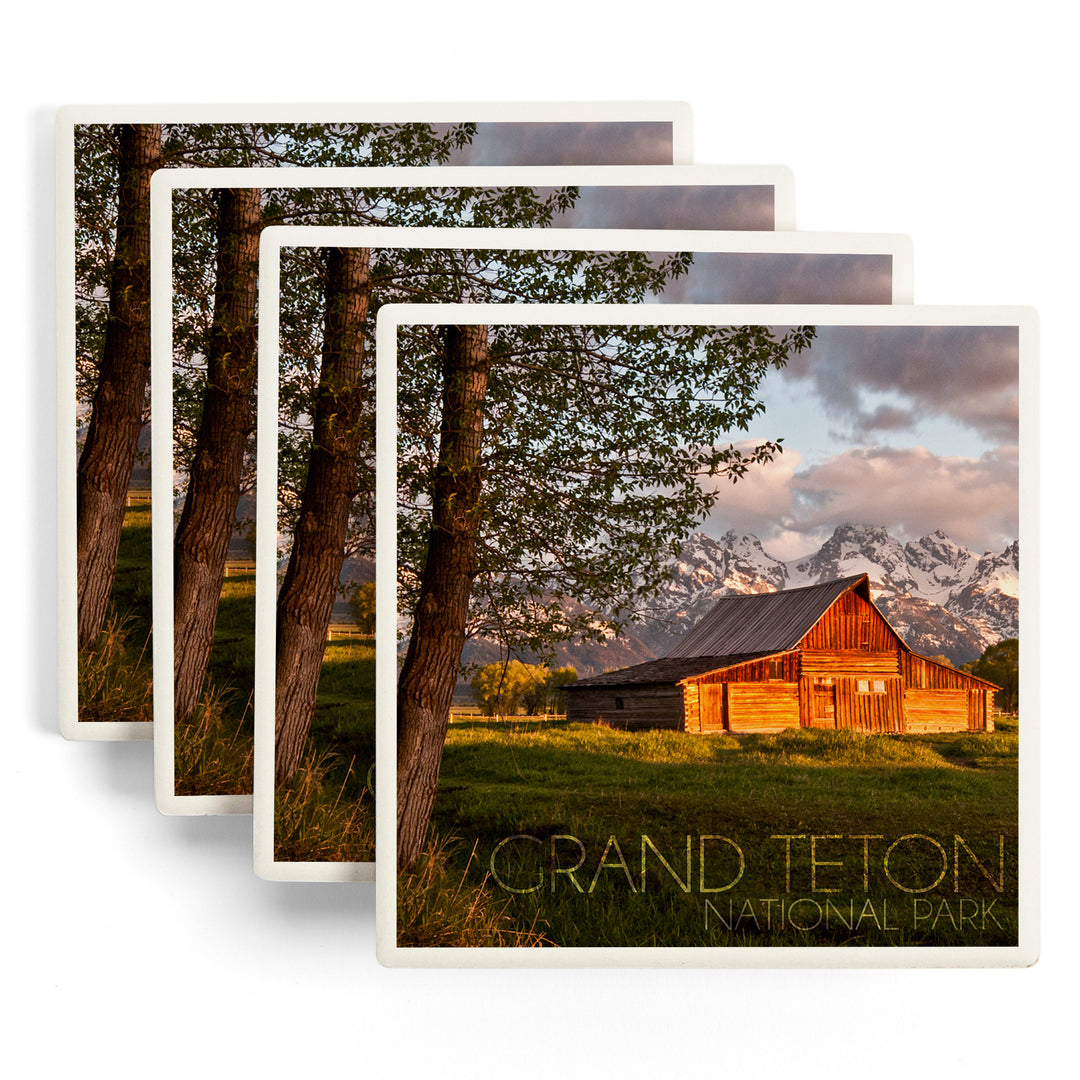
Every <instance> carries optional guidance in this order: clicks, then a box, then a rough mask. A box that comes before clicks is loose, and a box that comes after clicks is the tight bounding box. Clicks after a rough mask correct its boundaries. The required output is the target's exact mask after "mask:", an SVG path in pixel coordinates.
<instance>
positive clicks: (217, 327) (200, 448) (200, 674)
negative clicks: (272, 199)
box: [173, 189, 262, 721]
mask: <svg viewBox="0 0 1080 1080" xmlns="http://www.w3.org/2000/svg"><path fill="white" fill-rule="evenodd" d="M261 224H262V222H261V213H260V206H259V191H258V190H257V189H249V190H231V189H227V190H225V191H224V192H223V193H222V196H221V205H220V207H219V210H218V230H217V283H216V286H215V289H214V320H213V324H212V326H211V331H210V343H209V347H208V350H207V358H206V390H205V392H204V394H203V407H202V418H201V420H200V422H199V434H198V436H197V438H196V442H195V453H194V457H193V459H192V465H191V472H190V475H189V477H188V490H187V497H186V498H185V500H184V509H183V512H182V513H181V515H180V524H179V525H178V526H177V530H176V537H175V540H174V547H173V575H174V605H173V628H174V635H175V637H174V645H173V672H174V677H175V683H174V699H173V702H174V709H175V715H176V719H177V721H183V720H186V719H188V718H189V717H190V716H191V714H192V712H193V711H194V709H195V705H196V703H197V702H198V700H199V695H200V694H201V693H202V687H203V682H204V681H205V679H206V669H207V667H208V666H209V663H210V651H211V649H212V647H213V644H214V628H215V626H216V624H217V612H218V603H219V601H220V599H221V586H222V582H223V581H224V579H225V558H226V556H227V555H228V551H229V540H230V538H231V536H232V531H233V525H234V523H235V521H236V505H237V503H238V502H239V500H240V482H241V478H242V473H243V467H244V450H245V448H246V446H247V441H248V438H249V436H250V434H251V431H252V428H253V426H254V416H255V410H254V404H255V379H256V372H257V365H256V323H255V318H256V313H255V302H256V295H257V288H258V280H259V233H260V231H261Z"/></svg>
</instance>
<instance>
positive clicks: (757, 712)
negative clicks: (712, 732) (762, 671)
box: [727, 682, 799, 733]
mask: <svg viewBox="0 0 1080 1080" xmlns="http://www.w3.org/2000/svg"><path fill="white" fill-rule="evenodd" d="M727 692H728V710H727V711H728V730H729V731H734V732H736V733H738V732H772V731H783V730H784V729H785V728H797V727H798V726H799V684H798V683H782V682H777V683H749V682H744V683H731V684H730V685H729V686H728V688H727Z"/></svg>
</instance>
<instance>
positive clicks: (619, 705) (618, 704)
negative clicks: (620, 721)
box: [615, 697, 626, 709]
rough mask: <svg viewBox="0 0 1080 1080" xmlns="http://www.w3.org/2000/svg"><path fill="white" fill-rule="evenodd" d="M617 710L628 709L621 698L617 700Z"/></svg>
mask: <svg viewBox="0 0 1080 1080" xmlns="http://www.w3.org/2000/svg"><path fill="white" fill-rule="evenodd" d="M615 708H616V709H625V708H626V705H625V703H624V702H623V699H622V698H621V697H617V698H616V699H615Z"/></svg>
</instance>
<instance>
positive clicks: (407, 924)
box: [397, 836, 556, 948]
mask: <svg viewBox="0 0 1080 1080" xmlns="http://www.w3.org/2000/svg"><path fill="white" fill-rule="evenodd" d="M457 844H458V841H457V840H456V839H455V838H452V837H451V838H448V839H445V840H444V839H442V838H440V837H438V836H435V837H433V838H432V840H431V841H430V842H429V843H428V844H427V846H426V847H425V848H424V850H423V851H422V852H421V854H420V857H419V858H418V859H417V861H416V864H415V865H414V866H413V868H412V870H411V871H409V872H408V873H403V874H400V875H399V876H398V907H397V916H398V922H397V943H398V946H399V947H402V948H452V947H458V948H478V947H483V946H513V947H516V948H529V947H539V946H553V945H555V944H556V943H555V942H554V941H552V940H551V939H550V938H549V937H548V936H547V935H546V933H544V931H543V930H540V929H538V928H537V920H536V919H534V920H533V921H532V923H531V924H530V925H529V926H527V927H525V928H524V929H520V928H518V927H516V926H515V925H514V920H513V918H512V917H511V916H510V915H509V914H508V913H507V909H508V908H509V907H510V904H511V901H510V900H506V901H504V902H502V903H498V902H496V901H495V900H493V898H492V896H491V894H490V893H489V892H488V890H487V887H486V886H487V881H488V877H489V875H488V874H485V875H484V877H483V878H482V879H481V881H480V883H479V884H466V877H467V876H468V873H469V868H470V867H471V866H472V863H473V860H474V859H475V857H476V845H475V844H474V845H473V849H472V852H471V853H470V855H469V859H468V862H467V863H466V864H465V869H464V870H462V871H460V873H459V872H458V871H457V870H451V869H450V866H449V862H450V858H451V856H452V853H453V850H454V848H455V847H456V846H457Z"/></svg>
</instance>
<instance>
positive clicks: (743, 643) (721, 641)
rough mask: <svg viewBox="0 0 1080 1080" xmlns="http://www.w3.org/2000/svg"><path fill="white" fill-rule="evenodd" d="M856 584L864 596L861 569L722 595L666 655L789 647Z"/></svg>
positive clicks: (866, 595) (763, 651)
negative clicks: (794, 585) (777, 588)
mask: <svg viewBox="0 0 1080 1080" xmlns="http://www.w3.org/2000/svg"><path fill="white" fill-rule="evenodd" d="M859 586H861V589H860V593H861V595H862V596H863V597H864V599H866V600H867V601H868V602H869V601H870V582H869V578H868V577H867V575H866V574H857V575H855V576H854V577H846V578H837V579H836V580H835V581H825V582H822V583H821V584H820V585H806V586H804V587H803V588H800V589H784V590H783V591H782V592H774V593H755V594H753V595H750V596H725V597H724V598H723V599H721V600H718V601H717V602H716V606H715V607H714V608H713V609H712V611H710V612H709V613H708V614H707V615H705V616H704V617H703V618H702V619H701V621H700V622H698V624H697V625H696V626H695V627H694V628H693V629H692V630H690V631H689V632H688V633H687V634H686V635H685V636H684V637H682V638H681V639H680V640H679V641H678V642H677V643H676V645H675V647H674V648H673V649H672V650H671V652H669V653H668V655H667V657H666V659H675V658H676V657H704V656H711V657H718V656H730V655H732V654H739V653H757V654H763V655H768V654H769V653H777V652H783V651H785V650H786V649H793V648H795V646H796V645H798V643H799V642H800V641H801V640H802V639H803V638H804V637H805V636H806V634H807V633H809V631H810V629H811V628H812V627H813V625H814V623H816V622H817V621H818V619H820V618H821V616H822V615H824V614H825V612H826V611H827V610H828V609H829V607H830V606H831V605H832V604H833V603H834V602H835V601H836V600H837V599H838V598H839V597H841V596H843V594H844V593H846V592H847V591H848V590H849V589H854V588H857V587H859Z"/></svg>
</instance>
